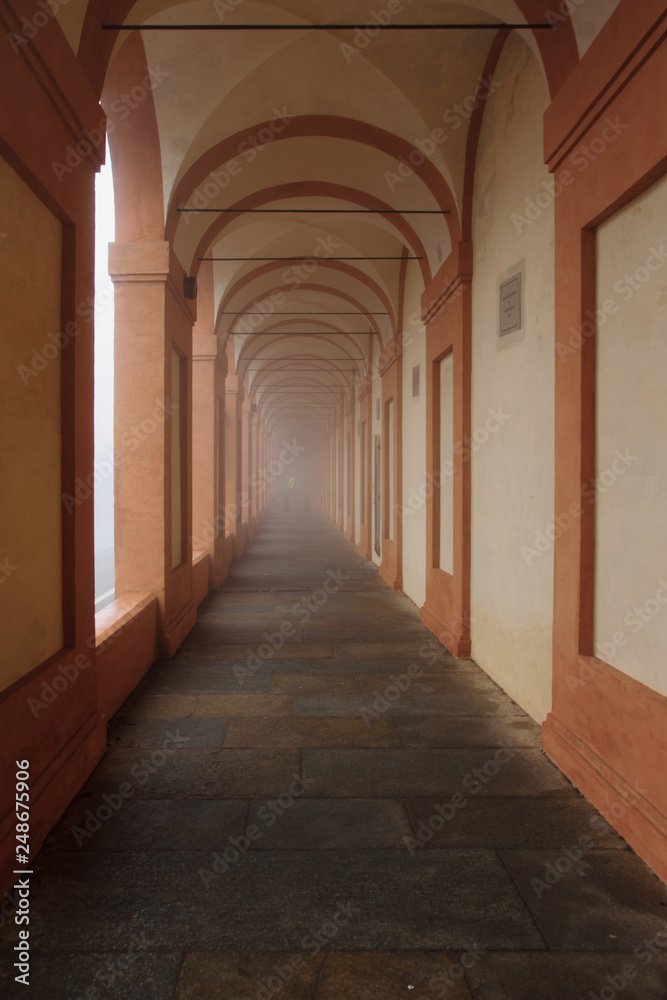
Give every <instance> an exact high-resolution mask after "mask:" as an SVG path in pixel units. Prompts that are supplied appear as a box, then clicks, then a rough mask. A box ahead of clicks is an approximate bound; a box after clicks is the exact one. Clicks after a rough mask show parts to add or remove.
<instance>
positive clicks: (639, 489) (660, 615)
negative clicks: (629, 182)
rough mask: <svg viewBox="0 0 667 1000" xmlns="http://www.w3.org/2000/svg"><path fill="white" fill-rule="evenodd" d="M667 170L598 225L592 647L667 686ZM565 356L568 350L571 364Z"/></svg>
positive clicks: (654, 684)
mask: <svg viewBox="0 0 667 1000" xmlns="http://www.w3.org/2000/svg"><path fill="white" fill-rule="evenodd" d="M666 227H667V177H663V178H662V179H661V180H660V181H658V182H657V183H655V184H654V185H653V186H652V187H650V188H649V189H648V190H647V191H645V192H644V193H643V194H641V195H640V196H639V197H637V198H635V199H634V200H633V201H631V202H630V204H628V205H626V206H625V207H624V208H623V209H621V211H619V212H617V213H616V214H615V215H614V216H612V218H611V219H609V220H608V221H607V222H605V223H604V224H603V225H602V226H600V228H599V229H598V233H597V305H598V310H599V316H600V317H601V316H602V315H604V316H605V317H606V318H605V319H604V321H603V322H599V323H598V334H597V393H596V428H597V457H596V477H595V482H594V483H592V484H588V486H586V487H584V490H583V498H585V500H583V502H591V501H594V502H595V515H596V524H595V530H596V534H595V537H596V556H595V648H596V654H597V655H598V656H599V657H600V659H602V660H606V662H607V663H610V664H611V665H612V666H614V667H617V668H618V669H619V670H621V671H623V672H624V673H627V674H629V675H630V676H631V677H634V678H635V680H638V681H641V682H642V683H643V684H646V685H647V686H648V687H650V688H653V689H654V690H655V691H659V692H660V693H661V694H664V695H667V673H666V672H665V649H666V648H667V565H666V563H665V545H666V544H667V452H666V451H665V445H664V431H665V427H667V393H666V392H665V386H667V338H666V337H665V333H666V332H667V260H665V245H664V236H665V231H666ZM566 362H567V358H564V363H566Z"/></svg>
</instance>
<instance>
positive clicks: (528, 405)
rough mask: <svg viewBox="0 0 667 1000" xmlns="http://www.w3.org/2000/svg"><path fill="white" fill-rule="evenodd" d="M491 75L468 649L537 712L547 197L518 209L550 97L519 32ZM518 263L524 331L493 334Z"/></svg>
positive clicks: (479, 180) (544, 607) (549, 433)
mask: <svg viewBox="0 0 667 1000" xmlns="http://www.w3.org/2000/svg"><path fill="white" fill-rule="evenodd" d="M496 75H497V77H498V79H500V80H502V81H503V86H502V87H501V88H500V89H499V90H498V92H497V94H496V96H495V105H494V114H493V115H490V114H487V115H485V117H484V122H483V126H482V132H481V136H480V144H479V150H478V157H477V169H476V179H475V203H474V213H473V214H474V218H473V241H474V279H473V302H472V317H473V344H472V426H471V438H472V440H471V441H470V442H457V443H456V444H457V445H459V446H461V447H463V448H464V449H465V451H464V454H465V455H467V456H468V460H469V461H471V462H472V470H471V477H472V480H471V487H472V508H471V510H472V538H471V544H472V556H471V577H472V579H471V631H472V656H473V658H474V659H475V660H476V661H477V662H478V663H479V664H480V666H481V667H483V669H484V670H486V671H487V673H489V674H490V676H491V677H493V678H494V680H496V681H498V683H499V684H501V686H502V687H503V688H504V689H505V690H506V691H507V692H508V693H509V694H510V695H511V696H512V697H513V698H514V699H515V700H516V701H517V702H518V703H519V704H520V705H521V706H522V707H523V708H524V709H525V710H526V711H527V712H529V713H530V715H532V716H533V718H535V719H536V720H537V721H542V720H543V719H544V718H545V716H546V714H547V712H548V711H549V708H550V704H551V672H552V650H551V640H552V605H553V550H552V548H551V547H550V546H547V549H546V551H545V552H543V553H538V552H536V553H535V556H534V557H533V556H531V555H530V553H529V552H527V550H530V549H533V548H534V545H535V539H536V535H537V533H538V532H545V531H546V530H547V529H549V528H550V527H551V526H552V525H553V519H554V511H553V496H554V221H553V220H554V215H553V199H550V198H548V197H544V198H542V199H540V200H541V201H542V202H543V203H544V204H545V207H544V208H543V209H540V210H539V212H538V213H537V217H536V218H535V219H534V220H533V221H528V219H527V217H526V215H525V213H526V210H527V208H526V199H529V200H535V199H536V198H537V196H538V195H539V194H540V192H544V190H545V189H544V187H543V186H542V185H543V183H545V184H547V186H548V184H549V175H548V173H547V169H546V167H545V166H544V163H543V149H542V116H543V114H544V111H545V109H546V107H547V105H548V103H549V96H548V92H547V88H546V84H545V82H544V78H543V75H542V71H541V69H540V68H539V67H538V65H537V63H536V62H535V60H534V58H533V56H532V55H531V52H530V50H529V49H528V48H527V46H526V45H524V43H523V42H522V41H521V39H520V38H519V37H518V36H512V37H511V38H510V40H509V41H508V43H507V46H506V47H505V49H504V51H503V54H502V56H501V58H500V60H499V63H498V68H497V72H496ZM531 214H533V215H534V214H535V213H531ZM518 216H520V217H521V218H522V219H525V220H526V221H525V223H524V222H521V221H520V220H519V219H518V218H517V217H518ZM522 262H523V263H522ZM519 267H522V268H523V278H522V283H523V306H522V329H521V330H520V331H517V332H516V333H512V334H510V335H509V336H508V337H506V338H503V340H502V341H501V340H500V338H499V336H498V328H499V282H500V281H501V280H502V279H503V278H504V277H505V276H507V274H508V271H511V270H515V269H517V268H519Z"/></svg>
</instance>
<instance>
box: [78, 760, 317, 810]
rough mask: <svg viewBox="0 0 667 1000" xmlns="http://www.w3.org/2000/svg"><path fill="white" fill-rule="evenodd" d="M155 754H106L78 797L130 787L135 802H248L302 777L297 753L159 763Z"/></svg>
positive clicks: (160, 761)
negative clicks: (188, 799) (164, 800)
mask: <svg viewBox="0 0 667 1000" xmlns="http://www.w3.org/2000/svg"><path fill="white" fill-rule="evenodd" d="M159 753H160V751H157V752H156V751H153V752H151V751H141V750H117V751H115V752H114V753H113V754H109V755H108V756H107V757H106V758H105V759H104V760H103V761H102V763H101V764H100V765H99V767H98V768H97V769H96V770H95V771H94V772H93V774H92V775H91V777H90V778H89V779H88V781H87V782H86V784H85V785H84V789H83V793H84V794H87V795H89V796H90V797H92V798H93V799H95V800H97V799H101V796H102V794H103V793H104V792H109V791H114V792H115V791H117V790H118V788H119V786H120V785H121V784H129V785H130V787H132V788H133V790H134V791H133V794H134V795H135V796H136V797H137V798H151V799H165V798H172V797H173V798H186V799H187V798H226V799H247V798H256V797H262V796H271V795H281V794H282V793H283V792H284V790H285V788H286V787H287V786H288V785H289V784H290V782H291V781H292V780H293V775H294V773H295V772H297V773H299V774H300V773H301V754H300V753H299V751H298V750H282V749H278V750H262V749H255V750H226V749H223V750H177V751H175V752H174V753H173V755H172V756H171V757H169V758H168V763H167V759H162V758H160V757H159V756H153V754H159Z"/></svg>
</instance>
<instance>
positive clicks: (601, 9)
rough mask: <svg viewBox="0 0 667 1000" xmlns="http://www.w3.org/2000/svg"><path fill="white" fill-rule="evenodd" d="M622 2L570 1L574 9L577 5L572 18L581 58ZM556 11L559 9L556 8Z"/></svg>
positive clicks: (618, 0) (612, 0)
mask: <svg viewBox="0 0 667 1000" xmlns="http://www.w3.org/2000/svg"><path fill="white" fill-rule="evenodd" d="M620 2H621V0H570V3H571V5H572V7H574V5H575V4H577V6H576V7H575V8H574V10H573V11H572V15H571V17H572V27H573V28H574V34H575V36H576V39H577V47H578V49H579V55H580V56H583V54H584V52H586V51H587V50H588V49H589V48H590V46H591V43H592V42H593V41H594V39H595V38H596V37H597V36H598V34H599V33H600V31H601V30H602V28H603V27H604V26H605V24H606V23H607V21H608V20H609V18H610V17H611V15H612V14H613V13H614V11H615V10H616V8H617V7H618V5H619V3H620ZM554 6H555V5H554ZM555 9H558V8H557V7H556V6H555ZM556 27H558V22H557V23H556Z"/></svg>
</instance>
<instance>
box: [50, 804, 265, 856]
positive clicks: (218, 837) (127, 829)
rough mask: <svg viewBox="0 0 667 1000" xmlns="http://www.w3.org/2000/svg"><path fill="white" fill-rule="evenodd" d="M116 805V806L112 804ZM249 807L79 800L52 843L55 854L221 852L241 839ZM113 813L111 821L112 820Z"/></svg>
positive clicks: (247, 805)
mask: <svg viewBox="0 0 667 1000" xmlns="http://www.w3.org/2000/svg"><path fill="white" fill-rule="evenodd" d="M110 802H111V803H112V805H111V806H110V805H109V803H110ZM248 808H249V802H248V801H247V800H246V801H244V800H238V799H135V798H128V799H123V800H122V802H120V797H119V796H118V794H117V793H115V794H114V793H112V795H110V796H107V798H106V799H104V798H103V799H102V802H101V803H97V802H92V803H91V802H89V800H87V799H82V800H81V799H77V800H76V801H75V802H74V803H73V805H72V806H70V807H69V809H68V810H67V811H66V812H65V815H64V816H63V817H62V819H61V820H60V822H59V823H58V825H57V826H56V828H55V830H54V831H53V832H52V834H51V835H50V836H49V838H48V840H47V847H48V848H49V849H50V850H53V851H75V850H82V851H132V850H137V851H144V850H152V851H216V850H221V849H222V848H225V847H227V846H228V839H229V837H232V836H234V837H240V836H242V835H243V833H244V831H245V828H246V821H247V816H248ZM110 813H111V815H109V814H110Z"/></svg>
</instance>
